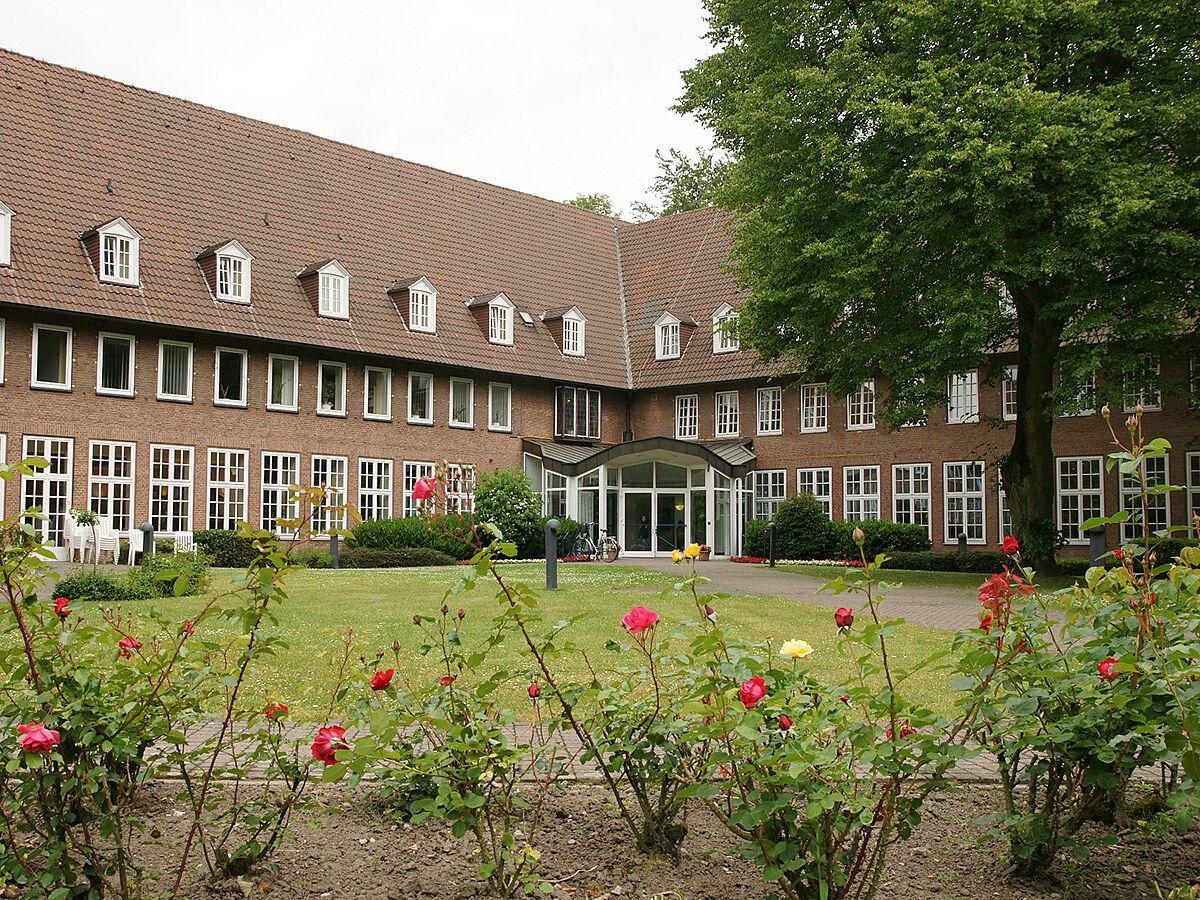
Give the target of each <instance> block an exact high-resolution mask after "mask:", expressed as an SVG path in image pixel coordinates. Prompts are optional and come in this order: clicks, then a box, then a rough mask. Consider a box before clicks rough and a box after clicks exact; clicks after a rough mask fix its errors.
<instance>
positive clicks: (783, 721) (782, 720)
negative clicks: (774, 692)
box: [779, 716, 792, 731]
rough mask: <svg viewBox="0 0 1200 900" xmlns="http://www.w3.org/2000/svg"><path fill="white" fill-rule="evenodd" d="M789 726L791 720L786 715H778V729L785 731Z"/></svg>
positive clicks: (790, 725)
mask: <svg viewBox="0 0 1200 900" xmlns="http://www.w3.org/2000/svg"><path fill="white" fill-rule="evenodd" d="M791 727H792V720H791V719H789V718H788V717H787V716H780V717H779V730H780V731H787V730H788V729H790V728H791Z"/></svg>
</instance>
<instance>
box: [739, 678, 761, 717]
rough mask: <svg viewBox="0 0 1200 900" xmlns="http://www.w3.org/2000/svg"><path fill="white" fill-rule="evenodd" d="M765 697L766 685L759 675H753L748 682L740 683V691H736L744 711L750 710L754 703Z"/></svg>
mask: <svg viewBox="0 0 1200 900" xmlns="http://www.w3.org/2000/svg"><path fill="white" fill-rule="evenodd" d="M765 696H767V683H766V682H765V681H763V679H762V676H761V675H755V676H754V677H753V678H751V679H750V680H749V681H743V682H742V689H741V690H740V691H738V699H739V700H741V701H742V704H743V705H744V706H745V707H746V709H751V708H752V707H753V706H754V704H755V703H757V702H758V701H759V700H761V699H762V698H763V697H765Z"/></svg>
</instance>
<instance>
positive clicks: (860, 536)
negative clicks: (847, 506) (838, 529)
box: [854, 525, 867, 547]
mask: <svg viewBox="0 0 1200 900" xmlns="http://www.w3.org/2000/svg"><path fill="white" fill-rule="evenodd" d="M866 539H867V535H866V533H865V532H864V531H863V530H862V529H861V528H859V527H858V526H857V525H855V526H854V543H856V544H858V546H860V547H861V546H862V545H863V542H864V541H865V540H866Z"/></svg>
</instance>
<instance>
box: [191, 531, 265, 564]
mask: <svg viewBox="0 0 1200 900" xmlns="http://www.w3.org/2000/svg"><path fill="white" fill-rule="evenodd" d="M196 547H197V548H198V549H200V550H201V551H203V552H204V553H207V554H208V557H209V559H211V560H212V564H213V565H214V566H217V567H218V568H222V569H244V568H246V567H247V566H249V565H250V563H252V562H254V560H256V559H257V558H258V551H257V550H255V549H254V541H252V540H251V539H250V538H244V537H239V536H238V533H237V532H236V531H223V530H218V529H215V528H210V529H206V530H204V531H197V532H196Z"/></svg>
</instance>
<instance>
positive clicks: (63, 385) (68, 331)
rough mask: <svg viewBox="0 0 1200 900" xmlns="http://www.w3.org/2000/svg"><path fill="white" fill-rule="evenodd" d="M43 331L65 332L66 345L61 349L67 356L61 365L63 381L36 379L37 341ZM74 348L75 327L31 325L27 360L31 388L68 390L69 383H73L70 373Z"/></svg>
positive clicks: (69, 387) (69, 388)
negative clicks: (30, 341) (29, 349)
mask: <svg viewBox="0 0 1200 900" xmlns="http://www.w3.org/2000/svg"><path fill="white" fill-rule="evenodd" d="M43 331H56V332H58V333H60V334H65V335H66V336H67V341H66V347H65V349H64V351H63V352H64V353H65V354H66V357H67V358H66V361H65V365H64V366H63V371H64V373H65V376H66V381H65V382H58V381H39V380H38V377H37V370H38V365H37V364H38V349H39V343H40V341H39V337H40V335H41V333H42V332H43ZM74 348H75V329H74V328H68V327H66V326H64V325H34V326H33V350H32V351H31V356H30V360H29V386H30V387H32V388H37V389H38V390H43V391H64V392H65V391H70V390H71V385H72V383H73V382H72V375H71V357H72V356H73V355H74V352H75V349H74Z"/></svg>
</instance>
